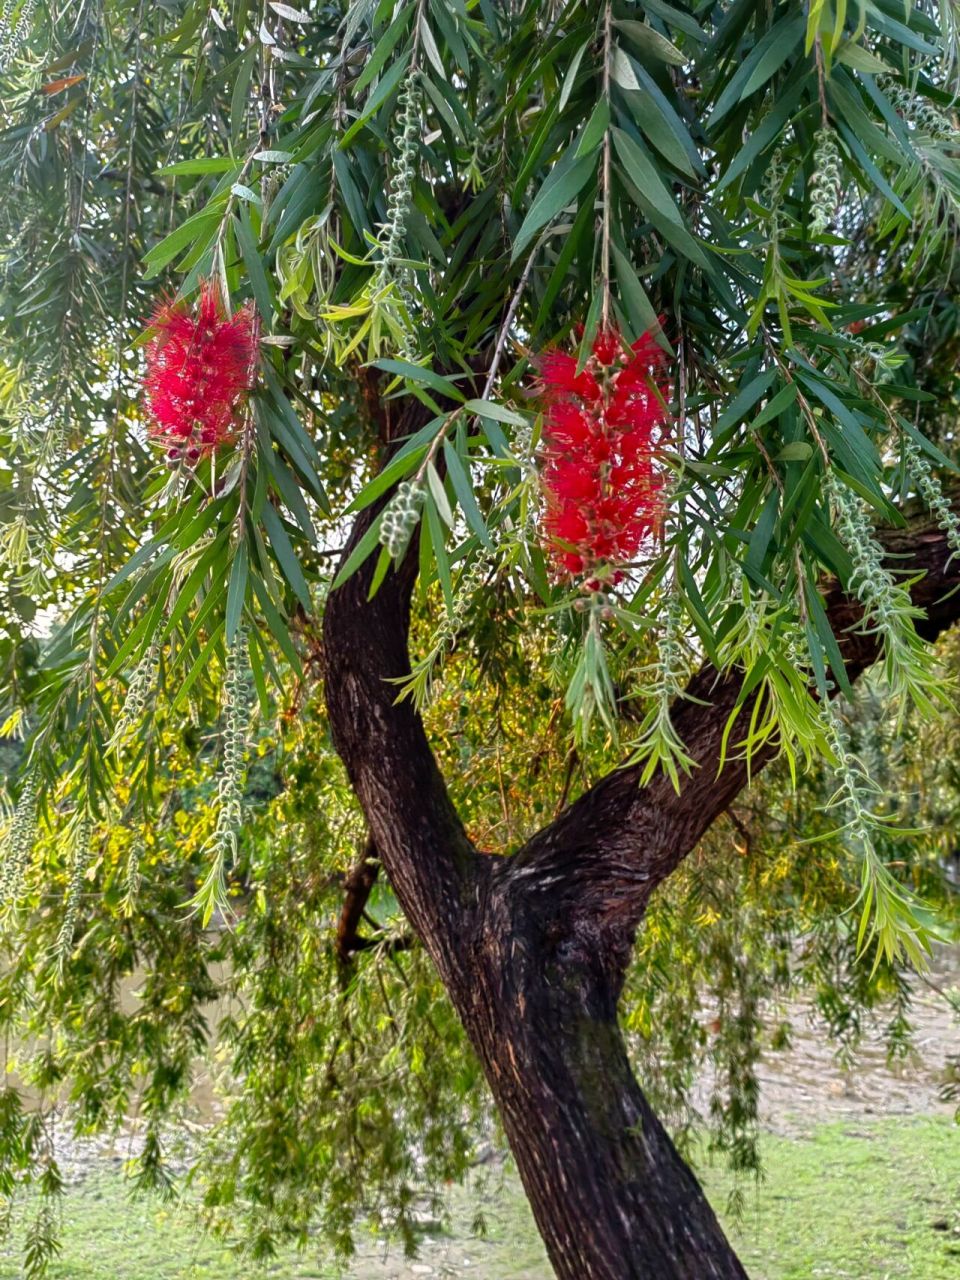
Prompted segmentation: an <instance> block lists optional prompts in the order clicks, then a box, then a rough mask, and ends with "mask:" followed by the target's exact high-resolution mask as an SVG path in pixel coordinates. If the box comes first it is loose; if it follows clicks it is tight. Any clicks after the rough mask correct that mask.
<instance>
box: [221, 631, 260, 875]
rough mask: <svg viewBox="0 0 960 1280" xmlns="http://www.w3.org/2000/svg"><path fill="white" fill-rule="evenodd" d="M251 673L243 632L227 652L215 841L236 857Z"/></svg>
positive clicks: (248, 719)
mask: <svg viewBox="0 0 960 1280" xmlns="http://www.w3.org/2000/svg"><path fill="white" fill-rule="evenodd" d="M249 676H250V671H249V667H248V664H247V638H246V635H245V633H244V632H243V630H242V629H241V630H240V631H238V633H237V636H236V639H235V640H234V641H233V643H232V644H231V645H230V647H229V649H228V650H227V665H226V671H225V673H224V678H223V690H222V693H221V702H222V708H223V729H222V741H223V760H222V764H221V768H220V781H219V783H218V785H217V801H218V804H219V811H218V813H217V826H216V831H215V833H214V841H215V843H216V844H217V845H219V846H220V847H221V849H222V850H223V851H224V852H226V851H227V850H229V852H230V854H231V855H232V856H233V857H236V852H237V840H238V838H239V835H240V829H241V827H242V826H243V786H244V778H245V770H244V762H245V760H246V754H247V735H248V733H249V730H250V709H251V698H250V692H251V691H250V679H249Z"/></svg>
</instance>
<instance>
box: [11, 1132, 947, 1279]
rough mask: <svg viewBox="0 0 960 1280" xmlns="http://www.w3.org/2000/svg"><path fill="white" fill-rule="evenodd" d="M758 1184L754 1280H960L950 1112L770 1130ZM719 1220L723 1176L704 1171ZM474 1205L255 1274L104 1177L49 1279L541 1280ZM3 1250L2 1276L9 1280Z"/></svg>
mask: <svg viewBox="0 0 960 1280" xmlns="http://www.w3.org/2000/svg"><path fill="white" fill-rule="evenodd" d="M763 1155H764V1161H765V1165H766V1177H765V1180H764V1182H763V1184H762V1185H761V1186H759V1187H756V1188H754V1187H752V1186H751V1187H748V1188H747V1189H746V1207H745V1209H744V1211H743V1215H742V1218H741V1220H740V1223H739V1225H736V1224H731V1223H730V1222H729V1220H728V1221H727V1225H728V1229H729V1230H730V1231H731V1234H732V1236H733V1239H734V1241H735V1243H736V1246H737V1248H738V1250H739V1251H740V1254H741V1256H742V1258H743V1261H744V1263H745V1265H746V1267H747V1270H748V1271H749V1273H750V1275H751V1277H753V1280H817V1277H826V1278H828V1280H880V1278H884V1280H900V1278H901V1277H902V1278H903V1280H957V1277H960V1130H958V1129H957V1127H956V1126H955V1125H954V1124H953V1123H952V1122H951V1120H950V1119H949V1118H948V1117H946V1116H938V1117H913V1118H909V1119H904V1118H898V1119H885V1120H871V1121H869V1122H863V1121H857V1122H853V1121H847V1122H843V1123H837V1124H830V1125H823V1126H820V1127H819V1128H816V1129H814V1130H813V1131H812V1132H810V1133H809V1134H808V1136H807V1137H804V1138H779V1137H773V1136H768V1137H767V1138H766V1139H765V1141H764V1146H763ZM702 1174H703V1178H704V1182H705V1184H706V1186H707V1188H708V1191H709V1193H710V1196H711V1199H712V1200H713V1202H714V1204H716V1205H717V1207H718V1208H719V1209H720V1211H721V1215H723V1209H724V1205H725V1204H726V1200H727V1197H728V1195H729V1192H730V1191H731V1189H732V1182H731V1179H730V1177H729V1175H728V1174H726V1173H725V1172H723V1171H721V1170H719V1169H713V1168H710V1167H707V1168H705V1169H703V1170H702ZM475 1209H476V1200H475V1198H472V1197H470V1196H469V1195H468V1194H467V1193H465V1192H458V1193H456V1194H455V1196H454V1197H453V1200H452V1204H451V1214H452V1226H451V1231H450V1232H449V1233H448V1232H442V1231H438V1232H437V1233H436V1234H434V1235H431V1236H429V1237H428V1238H427V1239H426V1241H425V1243H424V1247H423V1250H422V1253H421V1256H420V1257H419V1258H418V1259H416V1260H414V1262H412V1263H409V1262H405V1261H404V1260H403V1259H402V1258H400V1257H399V1256H395V1255H393V1254H391V1255H388V1256H387V1257H386V1258H384V1257H383V1254H382V1250H381V1249H380V1248H379V1247H378V1246H377V1245H376V1243H374V1242H370V1244H369V1245H367V1246H366V1247H364V1249H363V1250H362V1256H361V1257H358V1258H357V1259H356V1260H355V1261H354V1262H353V1263H352V1264H351V1265H350V1266H349V1267H348V1268H347V1269H346V1270H345V1271H338V1270H336V1269H335V1268H332V1267H330V1266H329V1265H326V1264H324V1265H321V1264H319V1263H318V1262H317V1261H316V1260H315V1259H311V1258H310V1257H309V1256H301V1257H297V1256H295V1255H289V1256H287V1257H285V1258H282V1259H280V1260H278V1261H277V1262H276V1263H275V1264H274V1265H272V1266H269V1267H267V1268H265V1269H263V1270H262V1271H261V1270H260V1269H258V1268H256V1267H254V1266H252V1265H251V1264H250V1262H249V1260H244V1259H242V1258H238V1257H237V1256H236V1255H233V1254H231V1253H230V1251H229V1250H227V1249H226V1248H224V1247H223V1246H221V1245H219V1244H218V1243H216V1242H215V1241H212V1240H210V1239H208V1238H205V1237H203V1236H199V1235H198V1234H197V1233H196V1232H195V1231H194V1230H193V1229H192V1227H191V1224H190V1219H189V1215H188V1214H187V1213H186V1212H183V1211H177V1210H176V1209H172V1208H170V1207H169V1206H161V1205H158V1204H157V1202H156V1201H151V1200H144V1199H138V1200H131V1199H130V1197H129V1196H128V1194H127V1192H126V1189H125V1187H124V1184H123V1181H122V1178H121V1176H120V1175H119V1174H118V1173H116V1172H113V1171H112V1170H107V1169H104V1171H102V1172H98V1173H96V1174H95V1175H93V1176H91V1177H89V1178H87V1179H86V1180H85V1181H84V1182H83V1183H82V1184H80V1185H79V1186H76V1187H72V1188H70V1190H69V1191H68V1193H67V1197H66V1202H65V1222H64V1233H63V1253H62V1255H61V1257H60V1258H59V1259H58V1260H57V1261H56V1262H55V1263H53V1265H52V1266H51V1268H50V1272H49V1276H50V1280H118V1278H119V1277H122V1280H255V1278H256V1277H257V1276H258V1275H263V1276H264V1277H270V1280H308V1278H311V1280H332V1277H335V1276H338V1275H346V1276H348V1277H350V1280H419V1277H430V1276H434V1277H444V1276H446V1277H461V1276H476V1277H477V1278H478V1280H547V1278H548V1277H549V1275H550V1271H549V1267H548V1266H547V1263H546V1261H545V1258H544V1255H543V1251H542V1248H541V1246H540V1243H539V1241H538V1239H537V1236H536V1232H535V1230H534V1227H533V1223H532V1221H531V1218H530V1214H529V1210H528V1209H527V1206H526V1203H525V1201H524V1199H523V1196H522V1193H521V1191H520V1188H519V1184H518V1183H517V1181H516V1179H515V1178H514V1177H512V1176H510V1175H507V1177H506V1179H505V1180H504V1182H503V1185H502V1186H499V1187H496V1188H492V1189H490V1190H488V1192H487V1193H486V1195H485V1197H484V1204H483V1209H484V1214H485V1217H486V1220H487V1226H488V1235H487V1237H486V1238H485V1239H477V1238H475V1237H473V1236H472V1235H471V1233H470V1222H471V1220H472V1217H473V1213H474V1211H475ZM20 1276H21V1270H20V1267H19V1265H18V1263H17V1258H16V1253H15V1251H14V1250H12V1249H10V1248H9V1247H6V1248H4V1247H0V1280H19V1278H20Z"/></svg>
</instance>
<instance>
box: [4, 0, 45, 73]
mask: <svg viewBox="0 0 960 1280" xmlns="http://www.w3.org/2000/svg"><path fill="white" fill-rule="evenodd" d="M36 7H37V0H5V3H4V5H3V9H2V11H0V72H2V71H6V69H7V67H9V65H10V63H11V62H12V61H13V59H14V58H15V57H16V56H17V53H18V51H19V49H20V46H21V45H22V44H23V42H24V41H25V40H26V38H27V35H28V33H29V31H30V25H31V23H32V22H33V15H34V11H35V10H36ZM18 9H19V13H18V12H17V10H18Z"/></svg>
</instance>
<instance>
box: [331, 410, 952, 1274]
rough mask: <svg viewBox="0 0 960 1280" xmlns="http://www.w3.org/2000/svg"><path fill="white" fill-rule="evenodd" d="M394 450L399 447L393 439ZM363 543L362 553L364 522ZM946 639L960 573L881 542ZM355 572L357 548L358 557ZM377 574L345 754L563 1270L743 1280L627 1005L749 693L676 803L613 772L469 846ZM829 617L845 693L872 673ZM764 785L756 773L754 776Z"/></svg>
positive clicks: (404, 606) (717, 785)
mask: <svg viewBox="0 0 960 1280" xmlns="http://www.w3.org/2000/svg"><path fill="white" fill-rule="evenodd" d="M383 430H384V435H385V438H387V439H389V438H390V437H391V435H393V434H399V432H395V431H392V430H391V424H390V423H389V422H385V423H384V424H383ZM371 518H372V517H371V515H370V514H369V513H368V514H367V515H366V516H365V517H362V518H361V519H360V521H359V522H358V525H357V528H356V529H355V530H354V534H353V536H352V539H351V543H350V545H351V546H353V545H355V544H356V541H357V540H358V539H359V538H360V537H361V536H362V534H363V532H364V530H365V528H366V527H367V526H368V522H369V520H370V519H371ZM888 544H889V546H890V550H891V552H892V553H896V554H897V555H898V556H900V557H904V558H903V559H900V560H899V561H898V563H899V564H900V565H901V566H903V567H907V565H909V567H910V568H912V569H916V570H917V571H920V570H923V571H925V576H924V577H923V578H922V579H921V580H920V581H919V582H918V583H917V584H916V585H915V586H914V588H913V594H914V598H915V600H916V602H917V603H918V604H919V605H921V606H922V607H924V608H925V609H926V610H927V621H926V622H925V623H924V626H923V630H924V632H925V634H926V635H927V636H928V637H930V638H932V637H933V636H935V635H936V634H937V633H938V632H939V631H940V630H942V629H943V628H944V627H945V626H947V625H949V624H950V623H952V622H953V621H955V620H956V619H957V618H958V617H960V593H957V594H955V595H950V594H948V593H949V592H950V591H951V589H952V588H954V587H956V586H957V585H958V584H960V568H958V567H953V568H950V567H949V549H948V547H947V545H946V540H945V537H944V536H943V534H942V533H941V532H940V531H939V530H937V529H935V528H932V527H930V526H929V525H923V526H911V527H910V528H909V529H908V530H907V531H899V532H897V533H891V534H890V535H888ZM348 551H349V548H348ZM371 572H372V561H371V562H368V567H367V569H366V570H361V571H360V572H358V573H357V574H355V575H354V576H353V577H352V578H350V579H349V580H348V581H347V582H346V583H345V584H344V585H343V586H342V587H341V588H340V589H339V590H337V591H336V592H334V593H333V594H332V595H331V597H330V600H329V602H328V605H327V612H326V616H325V621H324V651H325V662H326V690H327V701H328V706H329V710H330V717H331V724H332V728H333V734H334V741H335V744H336V747H337V750H338V751H339V753H340V755H341V757H342V758H343V760H344V763H345V765H346V768H347V770H348V773H349V775H350V779H351V782H352V784H353V786H354V788H355V790H356V793H357V796H358V797H359V800H360V803H361V805H362V807H363V810H364V813H365V815H366V818H367V821H368V824H369V829H370V834H371V838H372V840H373V842H374V843H375V845H376V848H377V851H378V854H379V857H380V860H381V863H382V865H383V867H384V869H385V871H386V873H387V875H388V876H389V878H390V881H391V883H392V885H393V887H394V890H395V892H396V894H397V898H398V900H399V902H400V905H401V907H402V908H403V910H404V912H405V914H406V915H407V917H408V919H409V921H410V923H411V925H412V927H413V928H414V930H415V931H416V933H417V934H418V935H419V937H420V938H421V939H422V941H423V944H424V946H425V947H426V949H427V950H428V952H429V953H430V955H431V957H432V958H433V960H434V962H435V963H436V965H437V968H438V971H439V973H440V976H441V978H442V980H443V982H444V984H445V986H446V988H447V990H448V992H449V993H450V996H451V999H452V1000H453V1003H454V1005H455V1007H456V1009H457V1011H458V1013H459V1015H460V1017H461V1019H462V1021H463V1024H464V1027H465V1029H466V1032H467V1034H468V1036H469V1038H470V1040H471V1042H472V1044H473V1045H474V1047H475V1049H476V1051H477V1053H478V1055H479V1057H480V1059H481V1061H482V1063H483V1066H484V1069H485V1072H486V1077H487V1080H488V1082H489V1084H490V1088H491V1091H492V1094H493V1097H494V1100H495V1102H496V1104H497V1106H498V1108H499V1110H500V1113H501V1115H502V1118H503V1122H504V1126H505V1130H506V1134H507V1137H508V1140H509V1142H510V1145H511V1148H512V1150H513V1153H514V1155H515V1157H516V1160H517V1164H518V1167H519V1170H520V1174H521V1177H522V1179H523V1182H524V1186H525V1188H526V1191H527V1194H528V1196H529V1198H530V1202H531V1205H532V1208H533V1212H534V1216H535V1218H536V1221H537V1224H538V1226H539V1229H540V1231H541V1234H542V1235H543V1238H544V1241H545V1243H546V1247H547V1251H548V1254H549V1256H550V1260H551V1262H552V1264H553V1267H554V1269H555V1271H556V1274H557V1276H559V1277H560V1278H561V1280H630V1278H631V1277H637V1278H638V1280H639V1277H646V1278H648V1280H654V1278H655V1280H711V1278H713V1277H716V1278H717V1280H733V1278H735V1277H740V1278H742V1277H744V1276H745V1275H746V1273H745V1271H744V1270H743V1267H742V1266H741V1264H740V1262H739V1261H738V1260H737V1258H736V1255H735V1254H734V1252H733V1250H732V1249H731V1247H730V1245H729V1244H728V1242H727V1241H726V1240H725V1238H724V1236H723V1233H722V1231H721V1229H720V1227H719V1225H718V1223H717V1220H716V1218H715V1216H714V1214H713V1211H712V1209H711V1208H710V1206H709V1204H708V1202H707V1200H706V1198H705V1196H704V1195H703V1192H702V1190H701V1189H700V1186H699V1184H698V1183H697V1180H696V1179H695V1177H694V1176H693V1174H692V1173H691V1172H690V1171H689V1170H688V1169H687V1168H686V1166H685V1165H684V1164H683V1162H682V1160H681V1159H680V1157H679V1156H678V1155H677V1153H676V1151H675V1149H674V1147H673V1144H672V1143H671V1141H670V1139H669V1137H668V1135H667V1134H666V1132H665V1131H664V1129H663V1127H662V1126H661V1125H660V1123H659V1121H658V1120H657V1119H656V1117H655V1116H654V1115H653V1113H652V1111H651V1109H650V1107H649V1105H648V1103H647V1102H646V1099H645V1098H644V1096H643V1094H642V1092H641V1090H640V1087H639V1085H638V1084H637V1082H636V1080H635V1079H634V1077H633V1074H632V1072H631V1069H630V1065H629V1061H628V1058H627V1053H626V1049H625V1046H624V1042H623V1038H622V1035H621V1033H620V1030H619V1027H618V1024H617V1003H618V1000H619V997H620V993H621V989H622V984H623V978H624V972H625V969H626V965H627V963H628V962H629V957H630V954H631V948H632V945H633V941H634V936H635V931H636V927H637V925H638V923H639V921H640V920H641V918H642V915H643V911H644V909H645V906H646V903H647V901H648V900H649V897H650V894H651V893H652V892H653V890H654V889H655V888H656V886H657V885H658V884H660V883H661V882H662V881H663V880H664V879H665V878H666V877H667V876H668V875H670V873H671V872H672V871H673V870H675V869H676V867H677V866H678V865H679V864H680V862H681V861H682V860H683V858H685V857H686V855H687V854H688V853H689V852H690V850H691V849H692V848H693V847H694V846H695V844H696V843H697V841H698V840H699V838H700V836H701V835H702V834H703V833H704V831H705V830H706V829H707V827H709V825H710V824H711V823H712V822H713V821H714V819H715V818H716V817H717V816H718V815H719V814H720V813H722V812H723V811H724V810H725V809H726V808H727V807H728V805H729V804H730V802H731V801H732V800H733V799H734V797H735V796H736V795H737V793H738V792H739V791H740V790H741V789H742V788H743V787H744V786H745V785H746V782H747V766H746V762H745V761H743V760H739V759H737V758H735V757H731V758H728V759H727V761H726V762H725V764H724V767H723V769H722V771H720V772H719V773H718V764H719V761H720V758H721V754H720V750H721V739H722V735H723V729H724V725H725V724H726V721H727V718H728V716H729V713H730V711H731V709H732V708H733V707H734V705H735V704H736V700H737V696H738V692H739V683H738V680H737V678H736V677H735V676H728V677H721V676H719V675H718V673H717V672H716V671H714V670H713V669H712V668H711V667H709V666H706V667H704V668H703V669H702V670H701V671H700V672H699V673H698V674H697V675H696V676H695V677H694V679H693V681H692V682H691V687H690V690H689V692H690V693H691V694H693V695H694V696H695V697H696V698H697V699H698V700H700V701H698V702H694V701H690V702H684V703H683V704H682V705H681V706H680V707H679V708H678V709H677V716H676V720H677V725H678V729H679V731H680V734H681V737H682V738H683V740H684V742H685V744H686V746H687V749H688V750H689V751H690V753H691V755H692V756H693V758H694V759H695V761H696V762H697V765H698V767H697V768H696V769H695V770H694V772H693V775H692V777H690V778H689V779H688V780H686V781H685V783H684V785H683V787H682V789H681V793H680V795H679V796H678V795H677V794H676V793H675V792H674V790H673V788H672V787H671V785H670V784H669V782H668V781H666V780H665V779H663V778H656V779H654V780H653V781H652V782H651V783H650V784H649V785H648V786H646V787H641V786H640V784H639V776H638V771H637V770H636V769H631V768H621V769H617V770H614V771H613V772H612V773H611V774H609V775H608V776H607V777H605V778H604V779H602V780H601V781H600V782H599V783H598V784H597V785H596V786H594V787H592V788H591V789H590V790H588V791H587V792H586V793H585V794H584V795H583V796H581V797H580V799H579V800H577V801H576V803H574V804H573V805H571V806H570V807H569V808H567V809H566V810H565V811H564V812H563V813H561V814H560V816H559V817H558V818H557V819H556V820H555V821H554V822H552V823H551V824H550V825H549V826H547V827H545V828H544V829H543V830H542V831H541V832H539V833H538V834H537V835H536V836H535V837H534V838H533V839H532V840H531V841H530V842H529V843H528V844H527V845H526V846H525V847H524V848H523V849H521V850H520V851H519V852H518V853H517V854H515V855H514V856H513V857H511V858H504V859H494V858H490V857H487V856H484V855H482V854H480V853H478V851H477V850H476V849H474V847H473V846H472V845H471V843H470V841H469V839H468V837H467V835H466V833H465V831H464V829H463V825H462V823H461V822H460V819H459V817H458V815H457V813H456V811H455V808H454V806H453V804H452V803H451V800H450V798H449V795H448V794H447V790H446V787H445V785H444V781H443V779H442V777H441V775H440V772H439V769H438V767H437V764H436V761H435V759H434V756H433V753H432V751H431V749H430V746H429V743H428V741H427V738H426V735H425V732H424V729H423V725H422V723H421V721H420V718H419V716H418V715H417V714H416V712H415V711H414V709H413V707H412V705H411V703H410V701H409V700H407V701H404V702H402V703H399V704H397V703H396V702H395V701H394V698H395V685H392V684H391V683H389V681H390V680H391V679H392V678H394V677H398V676H404V675H406V674H407V673H408V672H409V658H408V653H407V630H408V622H409V613H410V594H411V589H412V585H413V580H414V576H415V572H416V567H415V563H414V557H412V556H411V557H410V558H409V559H408V561H407V563H406V564H405V565H404V566H403V567H402V569H401V570H400V572H398V573H391V574H388V576H387V578H386V580H385V582H384V583H383V585H382V586H381V587H380V589H379V591H378V592H377V593H376V594H375V595H374V597H373V598H372V599H369V600H368V598H367V597H368V590H369V583H370V573H371ZM828 606H829V614H830V617H831V620H832V622H833V623H834V626H835V630H836V631H837V633H838V634H840V633H844V634H845V639H844V641H843V651H844V656H845V659H846V660H847V663H848V668H849V672H850V674H851V676H856V675H857V674H859V672H860V671H862V670H863V669H864V668H865V667H866V666H868V665H869V664H870V663H871V662H872V661H873V659H874V658H875V657H876V643H875V639H874V638H873V637H870V636H868V635H862V634H859V633H856V632H850V631H849V630H848V628H849V627H850V626H851V625H854V624H855V623H856V622H857V620H858V617H859V612H858V609H857V606H856V605H855V604H854V603H851V602H850V601H849V600H848V599H846V598H845V597H844V596H843V594H842V593H841V592H840V590H839V589H838V588H834V589H832V590H831V591H830V592H829V594H828ZM764 763H765V760H764V759H757V758H756V757H755V758H754V760H753V762H752V764H751V772H752V773H754V774H755V773H756V772H757V770H758V769H759V768H761V767H762V766H763V764H764Z"/></svg>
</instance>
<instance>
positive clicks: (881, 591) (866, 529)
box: [826, 473, 909, 630]
mask: <svg viewBox="0 0 960 1280" xmlns="http://www.w3.org/2000/svg"><path fill="white" fill-rule="evenodd" d="M826 488H827V493H828V494H829V496H830V498H831V500H832V502H833V506H834V510H835V511H836V516H837V533H838V534H839V536H840V541H841V542H842V543H843V545H844V547H845V548H846V550H847V552H848V553H849V555H850V559H851V560H852V562H853V572H852V574H851V575H850V587H851V588H852V590H853V591H854V593H855V595H856V597H857V599H858V600H859V601H860V603H861V604H862V605H864V607H865V608H866V610H867V613H868V614H869V616H870V617H871V619H872V620H873V621H874V622H876V623H877V625H878V626H879V627H880V628H881V630H882V629H884V628H885V627H886V626H888V625H890V624H893V623H896V622H898V621H900V619H901V617H902V613H903V606H904V603H905V599H906V602H907V603H908V602H909V598H908V597H906V593H905V592H904V590H903V588H902V587H900V586H898V585H897V583H896V582H895V581H894V579H893V577H892V575H891V574H890V572H889V570H888V569H887V568H886V567H885V566H884V563H883V550H882V548H881V547H880V544H879V543H878V542H877V540H876V538H875V537H874V534H873V527H872V525H871V524H870V520H869V519H868V517H867V514H866V512H865V511H864V509H863V505H862V504H861V502H860V500H859V498H858V497H857V495H856V494H855V493H854V492H853V491H852V490H851V489H848V488H847V486H846V485H845V484H842V483H841V482H840V481H839V480H837V479H836V477H835V476H834V475H833V474H832V473H831V474H830V475H829V476H828V477H827V484H826Z"/></svg>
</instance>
